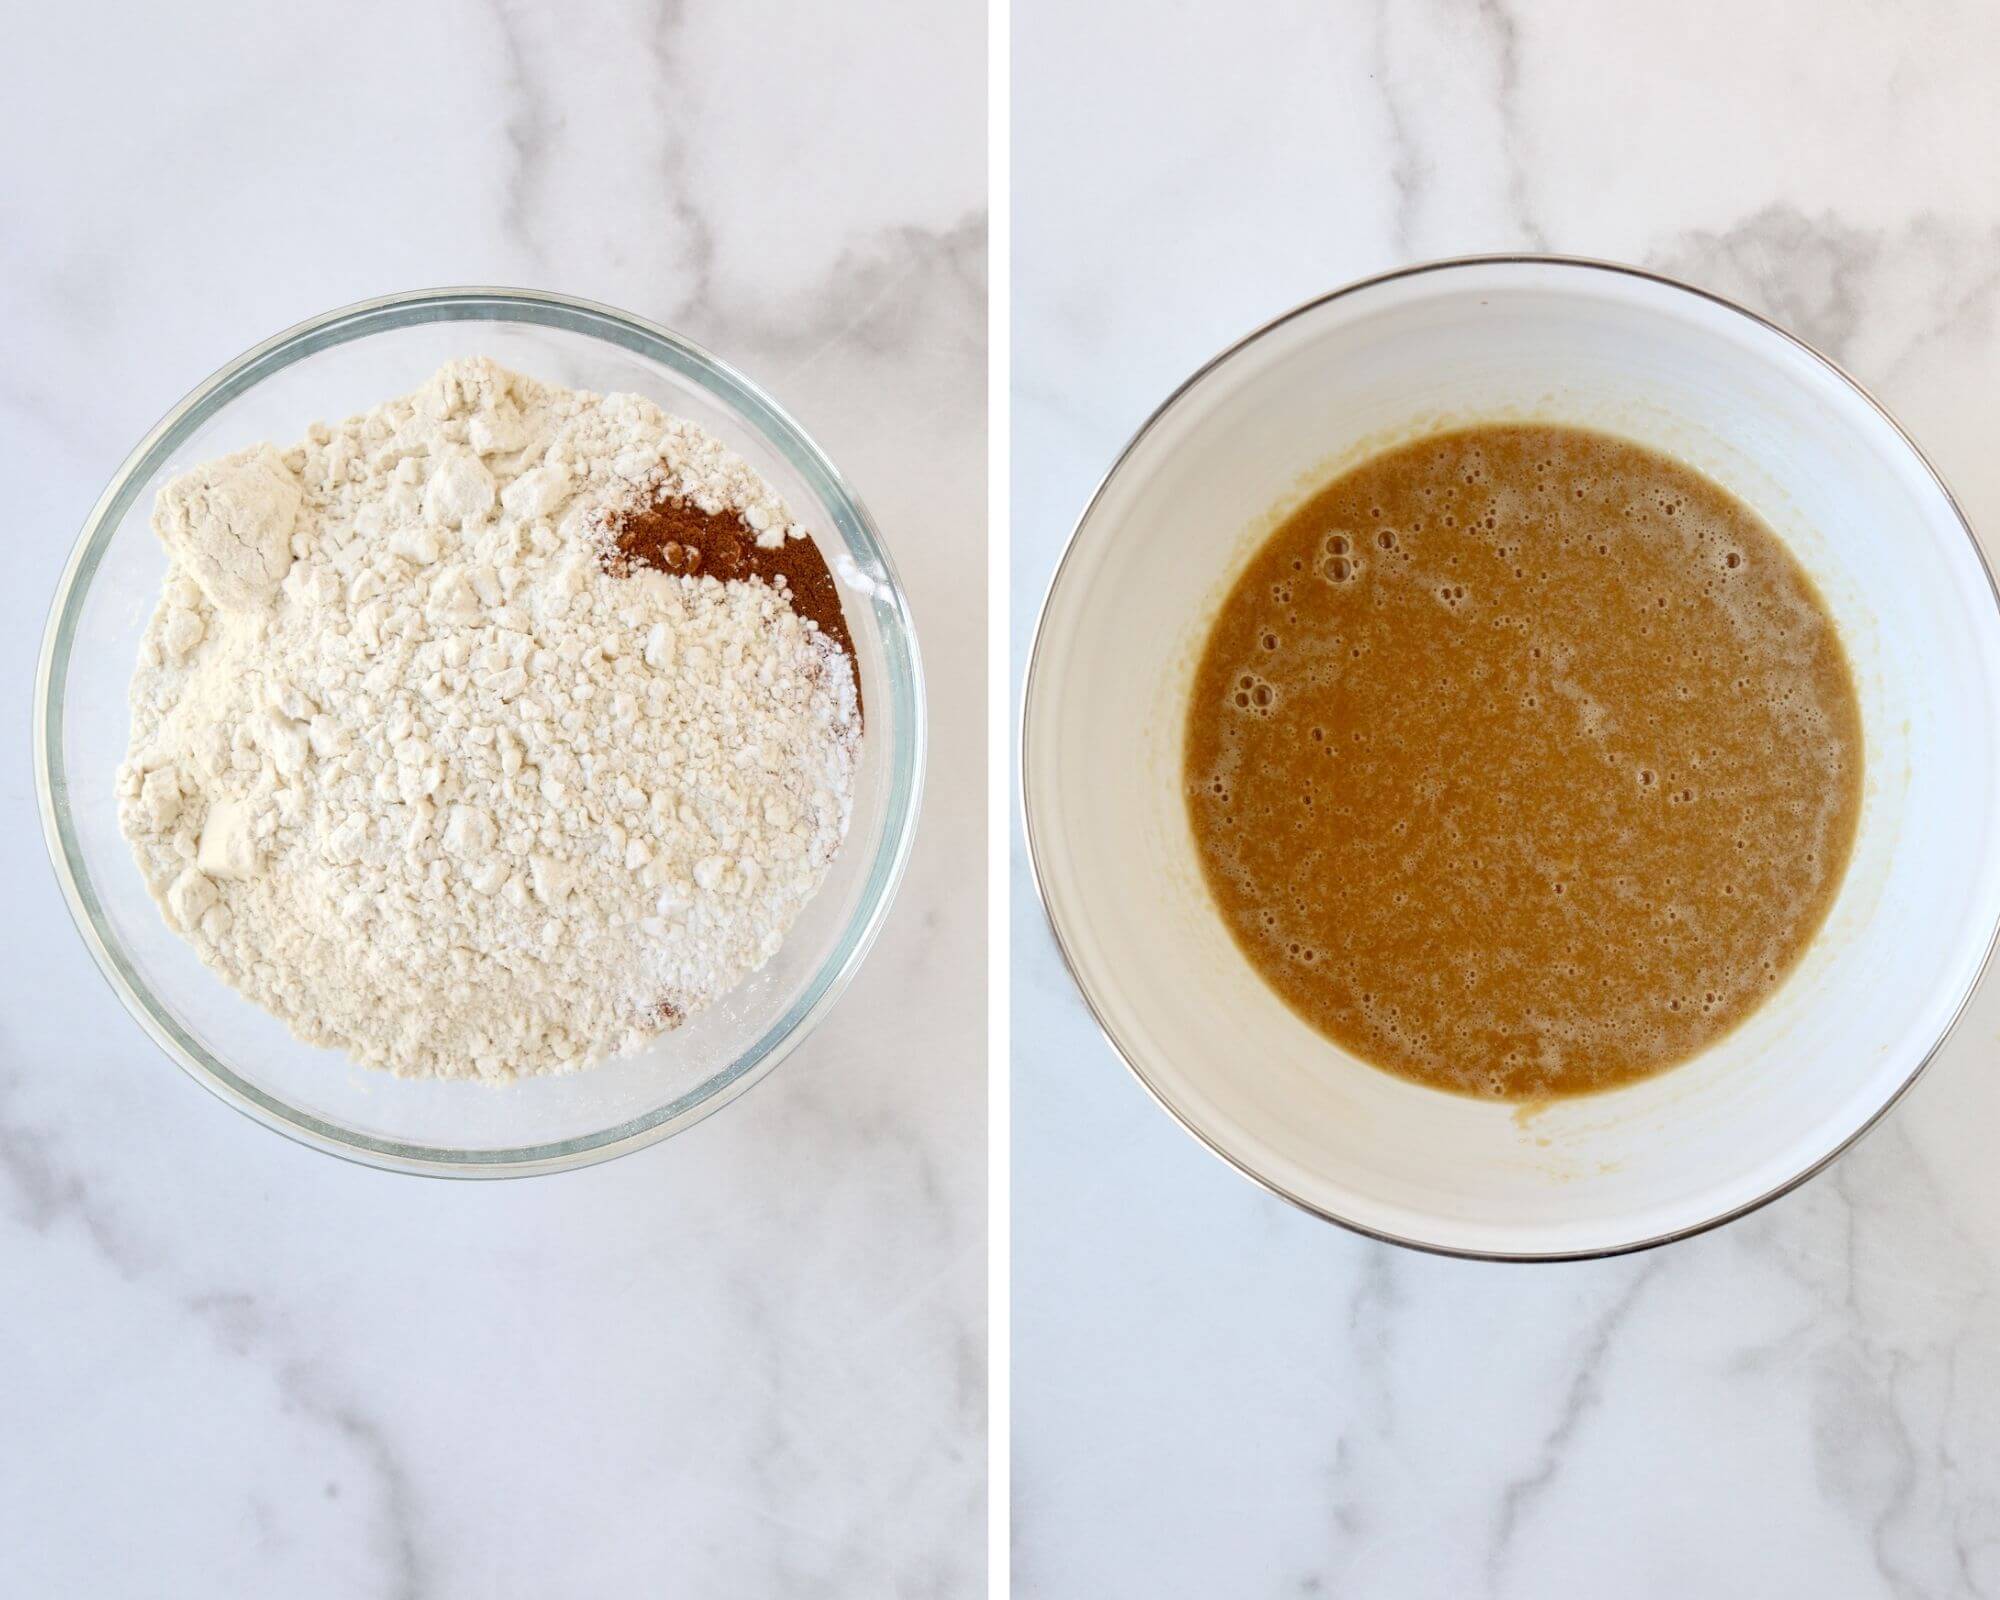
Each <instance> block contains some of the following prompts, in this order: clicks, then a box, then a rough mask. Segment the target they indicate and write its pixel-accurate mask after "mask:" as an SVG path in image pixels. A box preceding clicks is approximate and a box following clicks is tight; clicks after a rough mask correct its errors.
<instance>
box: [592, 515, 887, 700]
mask: <svg viewBox="0 0 2000 1600" xmlns="http://www.w3.org/2000/svg"><path fill="white" fill-rule="evenodd" d="M609 532H610V536H611V540H612V548H611V549H609V550H607V551H606V553H605V557H604V566H605V570H606V571H607V572H610V573H611V574H612V575H613V576H614V577H623V576H625V575H626V574H627V573H629V572H630V571H631V570H632V568H633V567H635V566H640V567H652V568H654V569H655V570H657V571H660V572H666V573H671V574H673V575H674V576H675V577H684V578H698V577H709V578H714V579H716V580H717V581H718V582H722V583H728V582H729V581H731V580H732V579H745V580H752V581H755V582H758V583H764V584H768V585H770V586H771V587H772V588H773V589H776V590H777V591H778V592H779V593H780V594H782V595H783V596H784V597H785V599H786V600H787V601H788V602H789V603H790V605H791V608H792V609H793V610H794V611H795V612H797V613H798V615H799V617H800V619H801V620H803V621H806V622H810V623H813V624H815V625H816V626H817V627H818V628H819V631H820V632H821V633H823V634H824V635H826V637H827V638H829V639H831V640H832V641H833V642H834V643H835V644H837V645H838V646H840V648H841V650H842V651H843V652H844V653H845V654H846V656H847V661H848V668H849V670H850V671H851V672H853V674H854V701H855V707H856V709H857V710H859V709H860V706H861V672H860V669H859V667H858V665H857V664H856V661H855V655H854V636H853V635H852V634H850V633H849V632H848V631H847V616H846V613H844V612H843V611H842V610H841V609H840V589H839V586H838V585H837V584H836V583H835V582H834V578H833V573H832V572H831V571H830V570H829V569H828V567H827V564H826V557H824V556H822V555H821V554H820V553H819V546H818V545H817V544H815V543H814V542H813V541H812V540H811V539H804V538H801V539H792V538H787V539H785V540H783V541H782V542H781V543H780V544H778V545H777V546H775V547H774V548H768V549H767V548H766V547H765V546H763V545H760V544H759V543H758V542H757V535H756V534H755V533H754V532H753V531H752V530H751V529H750V528H749V527H748V526H747V525H746V524H745V523H744V521H743V519H742V518H741V517H739V516H738V515H737V514H736V513H735V512H733V511H704V510H702V509H701V507H700V506H698V505H696V504H694V503H693V502H692V501H690V500H682V499H680V498H678V497H676V496H673V495H661V496H660V497H659V498H658V499H656V500H654V501H653V502H652V503H651V504H650V505H644V506H640V507H639V508H637V509H636V510H632V511H627V512H624V513H623V514H621V515H620V516H619V517H617V518H616V519H615V520H614V521H613V522H612V523H611V526H610V530H609Z"/></svg>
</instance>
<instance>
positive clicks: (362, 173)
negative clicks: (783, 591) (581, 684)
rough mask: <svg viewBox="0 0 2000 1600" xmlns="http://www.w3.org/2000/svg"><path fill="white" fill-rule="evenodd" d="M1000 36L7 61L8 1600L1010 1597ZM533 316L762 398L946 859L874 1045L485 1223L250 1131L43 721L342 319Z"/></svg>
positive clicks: (911, 925)
mask: <svg viewBox="0 0 2000 1600" xmlns="http://www.w3.org/2000/svg"><path fill="white" fill-rule="evenodd" d="M983 30H984V20H983V17H982V15H981V13H980V11H979V9H978V8H977V7H976V6H955V7H934V6H931V5H928V4H924V3H921V0H867V3H864V4H862V5H860V6H853V5H849V6H842V7H839V8H837V9H825V8H816V7H803V6H801V7H786V8H782V9H781V10H775V9H772V8H757V7H747V6H737V5H729V4H724V3H721V0H698V3H691V4H685V5H680V6H656V5H652V4H645V3H640V0H630V3H616V4H600V5H594V6H588V7H583V6H579V7H571V6H567V5H564V6H555V5H543V6H536V5H517V4H501V3H498V0H494V3H489V4H481V3H475V0H452V3H447V4H437V5H432V4H421V5H393V4H388V3H366V4H352V5H348V4H344V5H340V6H332V7H314V8H306V7H296V6H286V5H268V4H241V5H230V4H226V3H220V0H195V3H192V4H188V5H175V6H151V5H146V6H141V5H126V4H113V3H110V0H88V3H65V4H62V5H56V6H33V7H20V8H15V11H14V13H13V14H12V16H11V18H10V24H9V30H8V39H7V45H6V49H5V51H4V53H0V143H4V146H5V149H6V151H7V154H6V156H5V158H4V161H5V171H6V182H5V184H4V186H3V187H4V194H5V196H6V199H5V204H4V206H0V327H4V329H5V335H4V341H5V343H4V348H5V357H4V361H0V482H4V483H5V485H6V487H7V489H8V491H9V499H8V506H7V517H6V533H5V538H6V548H7V551H8V556H9V571H8V575H7V581H6V582H5V583H4V585H0V697H4V700H3V702H0V703H3V704H4V717H5V721H6V723H7V725H8V727H9V728H10V729H11V730H12V731H11V734H10V736H9V750H8V753H7V755H6V756H5V758H4V759H0V881H4V883H5V884H6V886H7V894H6V899H5V905H4V914H0V1303H3V1304H4V1307H5V1310H4V1314H0V1371H4V1372H5V1374H6V1377H5V1381H4V1382H0V1544H4V1547H5V1555H4V1558H0V1559H4V1565H5V1568H6V1572H7V1576H6V1577H5V1578H4V1579H0V1589H4V1590H5V1592H6V1593H8V1594H10V1595H22V1596H36V1597H40V1596H53V1595H58V1594H61V1595H90V1596H93V1597H96V1596H126V1595H133V1596H139V1595H144V1596H149V1597H151V1596H181V1595H186V1596H215V1595H251V1594H256V1595H286V1596H299V1597H314V1600H317V1597H333V1596H389V1595H394V1596H408V1597H418V1596H421V1597H423V1600H434V1597H451V1596H468V1597H471V1596H477V1597H482V1600H484V1597H491V1596H502V1595H506V1596H513V1595H524V1596H525V1595H533V1596H547V1595H605V1594H621V1595H633V1594H667V1593H671V1594H674V1595H677V1596H726V1597H731V1600H736V1597H745V1596H792V1595H799V1596H821V1595H849V1594H853V1595H864V1594H865V1595H898V1596H903V1595H909V1596H932V1595H935V1596H959V1595H967V1594H976V1593H978V1592H979V1591H980V1589H981V1587H982V1575H983V1573H984V1570H985V1549H984V1533H985V1524H984V1505H985V1501H984V1478H985V1471H984V1468H985V1460H984V1456H985V1443H984V1381H985V1349H984V1334H985V1312H984V1302H985V1251H984V1232H985V1203H984V1187H985V1138H984V1132H985V1119H984V1087H983V1084H984V1080H983V1075H982V1070H981V1069H982V1057H983V1046H984V1006H983V999H982V996H983V992H984V982H983V979H984V972H983V961H982V951H983V948H984V939H983V932H984V908H983V904H982V897H981V894H980V892H979V889H978V887H977V886H978V884H979V883H980V882H981V878H980V875H979V873H978V872H977V870H976V868H975V869H972V870H968V864H969V863H975V862H978V861H980V860H981V859H982V854H981V852H982V848H983V840H984V837H985V834H984V823H985V816H984V804H983V794H982V790H981V787H980V782H979V778H980V773H981V771H982V770H983V752H984V748H985V747H984V742H983V717H982V714H981V711H982V707H983V692H982V681H983V671H982V663H983V656H982V651H981V636H982V631H983V624H984V616H985V612H984V599H983V590H984V570H985V567H984V549H985V546H984V542H983V534H984V506H985V483H984V467H985V431H984V420H985V419H984V407H985V387H984V386H985V376H984V373H985V367H984V335H985V315H986V312H985V215H984V213H985V201H984V189H985V181H984V180H985V98H984V84H985V77H984V73H985V58H984V48H983V47H984V31H983ZM454 282H497V283H514V284H527V285H533V286H539V287H547V288H553V289H559V290H564V291H567V292H570V293H573V294H579V295H584V296H588V297H592V298H597V299H602V300H605V301H609V302H611V303H612V304H615V305H619V306H623V307H625V308H627V309H630V310H632V311H635V312H637V313H639V314H641V315H644V316H649V317H653V318H657V319H659V320H661V321H664V322H666V323H668V324H669V325H670V326H673V327H675V328H676V329H678V330H679V331H681V332H683V333H685V334H687V335H689V336H690V337H692V338H694V339H696V340H697V341H699V342H701V343H703V344H705V345H707V346H708V347H709V348H711V349H713V350H714V351H716V352H717V353H718V354H720V355H721V356H722V357H723V358H724V359H726V360H729V361H731V362H734V363H736V364H737V365H739V366H740V367H742V368H743V369H744V370H746V371H747V372H748V373H749V374H750V375H751V376H752V377H753V378H754V379H756V380H758V381H760V382H762V383H763V384H765V385H766V386H767V387H768V388H769V389H771V390H772V391H773V392H774V393H775V394H776V395H777V396H778V398H779V400H780V401H781V403H783V404H785V405H786V406H787V407H789V408H790V409H791V410H792V411H793V413H794V414H795V415H796V416H798V417H799V419H800V420H801V421H802V423H803V424H804V425H805V427H806V428H807V429H808V430H809V431H810V432H812V433H813V434H814V436H815V437H816V438H817V439H818V440H819V441H820V442H821V444H823V445H824V446H825V447H826V449H827V450H828V452H829V453H830V454H831V455H832V457H833V458H834V460H835V461H836V462H838V463H839V464H840V466H841V467H842V468H843V470H844V471H845V472H846V473H847V474H848V476H849V477H850V478H851V479H852V481H853V482H854V483H855V484H856V485H857V486H858V487H859V489H860V491H861V493H862V494H863V495H864V496H865V497H866V498H867V499H868V501H869V503H870V506H871V509H872V510H873V511H874V513H875V515H876V517H877V520H878V521H879V522H880V524H881V526H882V529H883V531H884V533H885V535H886V537H887V539H888V541H889V543H890V545H891V547H892V549H893V550H894V552H895V555H896V558H897V561H898V563H899V564H900V566H901V569H902V574H903V576H904V578H905V580H906V582H907V587H908V590H909V594H910V598H911V602H912V605H913V607H914V609H915V612H916V616H917V619H918V624H919V628H920V631H921V635H922V644H923V649H924V655H925V665H926V668H927V670H928V674H929V680H930V690H931V717H932V723H931V726H932V735H933V747H932V764H931V771H930V786H929V792H928V796H927V799H926V804H925V813H924V818H923V828H922V832H921V835H920V838H919V841H918V846H917V853H916V857H915V861H914V863H913V865H912V868H911V871H910V874H909V877H908V879H907V881H906V882H905V884H904V886H903V890H902V893H901V897H900V899H899V902H898V904H897V906H896V908H895V911H894V914H893V915H892V917H891V919H890V921H889V924H888V927H887V930H886V932H885V933H884V935H883V937H882V940H881V943H880V944H879V946H878V947H877V948H876V950H875V953H874V954H873V956H872V957H871V959H870V961H869V963H868V965H867V967H866V968H865V969H864V971H863V972H862V974H861V976H860V977H859V979H858V980H857V981H856V983H855V984H854V986H853V988H852V989H851V990H850V991H849V992H848V994H847V996H846V998H845V999H844V1000H843V1001H842V1002H841V1004H840V1005H839V1007H838V1008H837V1009H836V1011H835V1012H834V1014H833V1016H832V1018H831V1019H830V1020H829V1021H828V1022H827V1023H826V1024H825V1026H824V1027H823V1028H822V1029H821V1030H820V1031H819V1032H818V1033H817V1034H816V1035H815V1036H814V1038H813V1039H812V1040H811V1041H810V1042H809V1043H808V1044H807V1045H806V1046H805V1048H804V1049H802V1050H801V1051H800V1052H799V1053H798V1054H797V1055H795V1056H794V1057H793V1058H792V1059H791V1060H789V1061H788V1062H787V1063H786V1064H785V1065H784V1066H783V1067H782V1068H780V1069H779V1071H778V1072H777V1073H776V1074H775V1075H774V1076H773V1077H772V1078H771V1079H770V1080H768V1081H767V1082H766V1083H764V1084H763V1085H761V1086H760V1087H758V1088H757V1089H755V1090H754V1091H753V1092H752V1093H751V1094H750V1095H749V1096H748V1097H747V1098H746V1099H744V1100H743V1101H742V1102H740V1103H739V1104H737V1105H735V1106H732V1107H730V1108H728V1109H726V1110H725V1111H724V1112H722V1113H721V1114H720V1115H719V1116H717V1117H716V1118H714V1119H713V1120H711V1121H709V1122H706V1123H704V1124H702V1125H701V1126H700V1127H698V1128H696V1129H694V1130H693V1131H691V1132H689V1133H687V1134H684V1135H682V1136H680V1137H678V1138H676V1139H673V1140H671V1141H669V1142H668V1143H667V1144H665V1145H663V1146H660V1147H658V1148H655V1149H652V1150H649V1151H645V1152H643V1153H641V1154H638V1155H635V1156H632V1157H629V1158H627V1159H625V1160H623V1161H620V1162H616V1163H613V1164H612V1165H610V1166H607V1167H602V1168H597V1169H593V1170H591V1171H587V1172H583V1173H578V1174H572V1175H568V1176H563V1177H554V1178H541V1179H536V1180H532V1181H528V1182H523V1183H515V1184H498V1185H494V1184H462V1185H454V1184H447V1183H440V1182H435V1181H426V1180H420V1179H413V1178H403V1177H394V1176H389V1175H385V1174H380V1173H375V1172H370V1171H364V1170H362V1169H360V1168H356V1167H350V1166H346V1165H343V1164H341V1163H339V1162H337V1161H334V1160H332V1159H329V1158H328V1157H326V1156H323V1155H318V1154H315V1153H313V1152H310V1151H307V1150H304V1149H301V1148H298V1147H295V1146H293V1145H290V1144H288V1143H286V1142H284V1141H283V1140H281V1139H279V1138H278V1137H276V1136H274V1135H273V1134H271V1133H268V1132H266V1131H264V1130H263V1129H261V1128H258V1127H256V1126H254V1125H253V1124H251V1123H250V1122H248V1121H246V1120H245V1119H243V1118H241V1117H239V1116H237V1115H236V1114H235V1113H233V1112H232V1111H230V1110H228V1109H227V1108H225V1107H224V1106H223V1105H222V1104H221V1103H219V1102H217V1101H215V1100H212V1099H211V1098H210V1097H209V1096H208V1095H206V1094H205V1093H204V1092H203V1091H202V1090H201V1089H199V1088H198V1087H196V1085H195V1084H194V1083H193V1082H192V1081H190V1080H189V1079H187V1078H185V1077H183V1076H182V1075H181V1074H180V1072H179V1071H178V1070H177V1069H175V1068H174V1067H173V1066H172V1065H170V1064H169V1063H168V1062H167V1060H166V1059H165V1058H164V1057H163V1056H161V1055H160V1054H159V1053H158V1052H157V1051H156V1050H154V1048H153V1047H152V1046H151V1044H150V1043H148V1042H147V1041H146V1039H145V1038H144V1037H143V1036H142V1035H141V1034H140V1032H139V1030H138V1028H137V1027H136V1026H134V1025H133V1024H132V1023H131V1022H130V1021H129V1020H128V1019H127V1018H126V1016H125V1015H124V1013H123V1012H122V1011H121V1010H120V1009H119V1008H118V1006H117V1005H116V1003H115V1002H114V1000H113V999H112V997H111V994H110V992H109V990H108V989H107V988H106V987H105V986H104V985H103V983H102V982H101V981H100V980H99V978H98V976H97V974H96V971H95V969H94V968H93V967H92V966H91V965H90V963H89V961H88V959H87V958H86V956H85V954H84V950H83V947H82V945H81V943H80V942H79V941H78V939H77V938H76V936H75V935H74V933H73V932H72V930H71V927H70V924H69V920H68V917H67V914H66V912H65V911H64V909H63V907H62V904H61V902H60V900H59V898H58V896H57V893H56V889H55V886H54V882H53V879H52V876H51V873H50V871H49V868H48V865H47V862H46V860H45V858H44V854H43V847H42V841H41V833H40V824H39V820H38V817H37V812H36V806H35V797H34V793H33V784H32V779H31V776H30V767H29V760H28V719H29V701H30V689H31V680H32V677H33V670H34V661H35V654H36V650H37V647H38V644H39V641H40V636H41V631H42V625H43V620H44V617H45V614H46V608H47V606H48V602H49V599H50V597H51V594H52V592H53V590H54V586H55V581H56V575H57V573H58V571H59V570H60V568H61V566H62V563H63V561H64V559H65V558H66V556H67V554H68V551H69V548H70V545H71V542H72V540H73V539H74V537H75V535H76V532H77V529H78V527H79V526H80V524H81V522H82V520H83V517H84V515H85V513H86V512H87V511H88V509H89V508H90V505H91V502H92V501H93V500H94V499H95V498H96V496H97V494H98V492H99V490H100V489H101V488H102V487H103V485H104V482H105V480H106V479H107V478H108V477H109V476H110V474H111V472H112V471H113V469H114V468H115V467H116V466H117V464H118V462H119V460H120V459H121V458H122V457H123V455H124V454H125V452H126V451H127V450H128V449H129V448H130V446H131V445H132V444H133V443H134V442H135V441H136V440H137V439H138V438H139V436H140V435H141V434H142V433H143V432H144V431H145V430H146V429H147V428H148V427H149V426H150V425H151V424H152V423H153V421H154V420H155V419H156V418H157V417H158V416H159V414H160V413H161V412H163V411H164V410H165V409H166V408H167V407H168V406H169V405H171V404H172V403H173V402H174V401H175V400H177V399H178V398H179V397H180V396H181V394H182V393H183V392H185V391H186V390H187V389H188V388H190V387H192V386H193V385H194V384H195V383H196V382H198V381H199V380H200V379H201V378H203V377H204V376H206V375H207V374H208V373H209V372H210V371H211V370H213V369H214V368H215V367H217V366H219V365H221V364H222V363H223V362H224V361H226V360H228V359H229V358H230V357H232V356H234V355H235V354H237V353H238V352H239V351H240V350H242V349H243V348H245V347H247V346H248V345H250V344H252V343H255V342H256V341H257V340H259V339H262V338H263V337H265V336H266V335H268V334H270V333H273V332H275V331H277V330H278V329H280V328H282V327H285V326H287V325H288V324H290V323H293V322H295V321H297V320H299V319H301V318H304V317H307V316H310V315H312V314H314V313H316V312H319V311H322V310H324V309H326V308H328V307H330V306H334V305H338V304H342V303H345V302H348V301H351V300H355V299H359V298H362V297H364V296H367V295H373V294H378V293H382V292H386V291H390V290H395V289H404V288H414V287H422V286H430V285H437V284H443V283H454Z"/></svg>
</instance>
